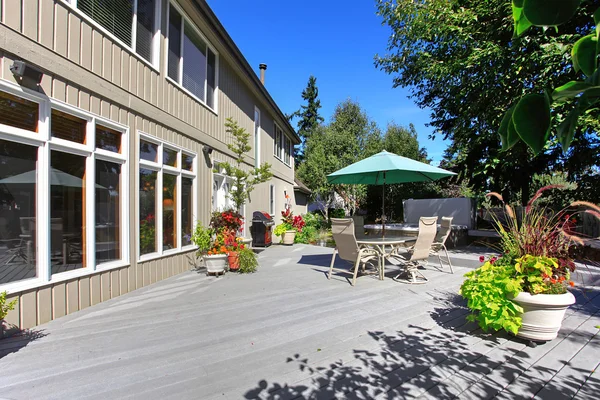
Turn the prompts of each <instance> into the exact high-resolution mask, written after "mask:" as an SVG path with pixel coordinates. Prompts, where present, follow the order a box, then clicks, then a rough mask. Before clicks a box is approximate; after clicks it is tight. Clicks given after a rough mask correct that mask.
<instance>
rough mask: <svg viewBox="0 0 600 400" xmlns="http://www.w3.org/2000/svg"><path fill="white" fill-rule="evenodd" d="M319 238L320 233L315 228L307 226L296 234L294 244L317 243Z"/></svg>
mask: <svg viewBox="0 0 600 400" xmlns="http://www.w3.org/2000/svg"><path fill="white" fill-rule="evenodd" d="M318 237H319V231H318V230H317V228H315V227H314V226H305V227H304V228H302V230H301V231H300V232H297V233H296V237H295V238H294V243H304V244H309V243H315V242H316V241H317V239H318Z"/></svg>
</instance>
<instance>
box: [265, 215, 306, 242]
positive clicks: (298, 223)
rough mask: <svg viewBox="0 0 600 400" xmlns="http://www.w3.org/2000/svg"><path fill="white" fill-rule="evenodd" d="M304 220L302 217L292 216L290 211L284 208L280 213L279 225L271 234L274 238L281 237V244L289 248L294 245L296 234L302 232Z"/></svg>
mask: <svg viewBox="0 0 600 400" xmlns="http://www.w3.org/2000/svg"><path fill="white" fill-rule="evenodd" d="M304 225H305V223H304V219H303V218H302V216H300V215H297V216H294V213H293V212H292V209H291V208H290V207H286V208H285V210H283V211H282V212H281V224H279V225H277V226H276V227H275V230H274V231H273V233H274V234H275V236H281V242H282V243H283V244H285V245H288V246H291V245H293V244H294V239H295V238H296V232H302V228H304Z"/></svg>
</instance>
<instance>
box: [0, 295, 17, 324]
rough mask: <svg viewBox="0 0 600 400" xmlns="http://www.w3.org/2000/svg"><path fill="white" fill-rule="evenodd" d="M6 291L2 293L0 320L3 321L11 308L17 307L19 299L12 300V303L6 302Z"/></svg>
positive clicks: (0, 297)
mask: <svg viewBox="0 0 600 400" xmlns="http://www.w3.org/2000/svg"><path fill="white" fill-rule="evenodd" d="M6 295H7V294H6V292H2V293H0V321H2V320H3V319H4V318H5V317H6V315H8V312H9V311H10V310H13V309H14V308H15V305H16V304H17V299H15V300H13V301H11V302H10V303H7V302H6Z"/></svg>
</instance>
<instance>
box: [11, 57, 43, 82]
mask: <svg viewBox="0 0 600 400" xmlns="http://www.w3.org/2000/svg"><path fill="white" fill-rule="evenodd" d="M9 69H10V71H11V72H12V73H13V75H14V76H15V77H17V78H19V80H20V81H21V80H23V79H24V78H28V79H31V80H32V81H34V82H35V84H36V85H39V84H40V82H41V81H42V76H44V73H43V72H42V71H40V70H39V69H37V68H36V67H34V66H32V65H30V64H27V63H26V62H25V61H14V62H13V63H12V65H11V66H10V67H9Z"/></svg>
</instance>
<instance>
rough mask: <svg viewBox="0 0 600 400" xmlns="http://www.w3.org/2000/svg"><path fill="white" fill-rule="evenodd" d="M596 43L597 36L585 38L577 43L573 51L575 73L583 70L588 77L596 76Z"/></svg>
mask: <svg viewBox="0 0 600 400" xmlns="http://www.w3.org/2000/svg"><path fill="white" fill-rule="evenodd" d="M596 43H597V40H596V36H595V35H587V36H584V37H582V38H581V39H579V40H578V41H577V42H575V45H573V50H572V51H571V56H572V57H573V68H575V71H580V70H581V71H582V72H583V73H584V74H585V75H587V76H592V75H593V74H594V72H595V71H596Z"/></svg>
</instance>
